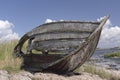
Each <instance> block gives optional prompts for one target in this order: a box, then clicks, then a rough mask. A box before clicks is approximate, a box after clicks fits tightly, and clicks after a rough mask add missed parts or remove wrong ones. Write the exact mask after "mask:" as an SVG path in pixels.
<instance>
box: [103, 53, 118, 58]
mask: <svg viewBox="0 0 120 80" xmlns="http://www.w3.org/2000/svg"><path fill="white" fill-rule="evenodd" d="M111 57H120V52H114V53H107V54H104V58H111Z"/></svg>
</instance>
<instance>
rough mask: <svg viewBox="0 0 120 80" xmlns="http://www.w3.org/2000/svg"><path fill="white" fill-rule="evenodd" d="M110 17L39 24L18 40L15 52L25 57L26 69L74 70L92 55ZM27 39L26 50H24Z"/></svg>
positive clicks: (58, 71) (62, 71)
mask: <svg viewBox="0 0 120 80" xmlns="http://www.w3.org/2000/svg"><path fill="white" fill-rule="evenodd" d="M108 18H109V16H106V17H104V19H102V20H101V21H96V22H87V21H59V22H52V23H46V24H43V25H40V26H38V27H36V28H34V29H33V30H31V31H30V32H28V33H26V34H25V35H24V36H23V37H22V38H21V39H20V40H19V42H18V44H17V45H16V47H15V48H14V53H15V54H16V55H17V56H21V57H23V59H24V60H23V65H22V68H24V69H25V70H30V71H51V72H56V73H66V72H72V71H74V70H75V69H76V68H78V67H79V66H81V65H82V64H83V63H84V62H85V61H86V60H88V59H89V58H90V57H91V56H92V54H93V53H94V51H95V49H96V47H97V44H98V41H99V38H100V34H101V30H102V27H103V25H104V24H105V23H106V21H107V19H108ZM26 41H28V46H27V52H23V51H22V47H23V44H24V43H25V42H26ZM33 50H37V51H39V52H40V54H36V52H35V51H34V52H33Z"/></svg>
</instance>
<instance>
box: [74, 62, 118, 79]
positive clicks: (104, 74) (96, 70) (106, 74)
mask: <svg viewBox="0 0 120 80" xmlns="http://www.w3.org/2000/svg"><path fill="white" fill-rule="evenodd" d="M76 71H77V72H78V71H79V72H88V73H91V74H96V75H99V76H100V77H101V78H103V79H107V80H120V76H119V75H116V73H112V72H110V71H109V70H106V69H105V68H101V67H96V66H94V65H91V64H88V63H85V64H84V65H82V66H81V67H80V68H78V69H77V70H76Z"/></svg>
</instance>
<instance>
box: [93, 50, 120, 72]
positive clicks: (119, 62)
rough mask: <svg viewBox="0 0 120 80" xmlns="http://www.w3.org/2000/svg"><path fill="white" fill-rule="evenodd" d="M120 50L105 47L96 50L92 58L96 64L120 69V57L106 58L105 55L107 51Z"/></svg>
mask: <svg viewBox="0 0 120 80" xmlns="http://www.w3.org/2000/svg"><path fill="white" fill-rule="evenodd" d="M117 51H120V50H119V49H105V50H96V51H95V53H94V55H93V56H92V59H94V60H95V61H94V62H95V65H98V66H102V67H105V68H109V69H114V70H120V58H104V57H103V55H104V54H106V53H113V52H117Z"/></svg>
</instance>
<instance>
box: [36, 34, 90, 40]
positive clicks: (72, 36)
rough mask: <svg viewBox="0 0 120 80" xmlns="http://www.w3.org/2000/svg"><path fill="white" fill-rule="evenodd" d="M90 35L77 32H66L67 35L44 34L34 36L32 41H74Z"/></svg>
mask: <svg viewBox="0 0 120 80" xmlns="http://www.w3.org/2000/svg"><path fill="white" fill-rule="evenodd" d="M90 34H91V33H84V32H82V33H77V32H68V33H65V32H64V33H58V32H57V33H50V34H49V33H45V34H39V35H37V36H35V38H34V41H42V40H50V39H52V40H54V39H57V40H61V39H65V40H66V39H75V38H80V39H83V38H87V37H88V36H89V35H90Z"/></svg>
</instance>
